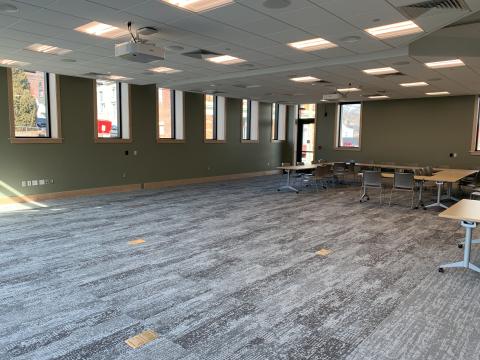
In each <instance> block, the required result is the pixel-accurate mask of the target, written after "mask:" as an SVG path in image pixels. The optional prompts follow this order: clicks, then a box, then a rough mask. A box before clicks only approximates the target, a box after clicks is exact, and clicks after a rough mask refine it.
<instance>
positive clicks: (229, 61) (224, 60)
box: [206, 55, 246, 65]
mask: <svg viewBox="0 0 480 360" xmlns="http://www.w3.org/2000/svg"><path fill="white" fill-rule="evenodd" d="M206 60H207V61H210V62H213V63H215V64H223V65H233V64H238V63H242V62H245V61H246V60H243V59H240V58H237V57H235V56H230V55H220V56H213V57H209V58H207V59H206Z"/></svg>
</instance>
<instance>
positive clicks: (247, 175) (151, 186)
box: [143, 170, 280, 190]
mask: <svg viewBox="0 0 480 360" xmlns="http://www.w3.org/2000/svg"><path fill="white" fill-rule="evenodd" d="M276 174H280V171H279V170H266V171H256V172H249V173H239V174H230V175H218V176H207V177H200V178H190V179H176V180H164V181H156V182H149V183H145V184H143V188H144V189H147V190H151V189H160V188H165V187H173V186H180V185H194V184H203V183H209V182H216V181H230V180H241V179H248V178H252V177H257V176H268V175H276Z"/></svg>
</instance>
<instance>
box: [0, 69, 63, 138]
mask: <svg viewBox="0 0 480 360" xmlns="http://www.w3.org/2000/svg"><path fill="white" fill-rule="evenodd" d="M7 82H8V93H9V113H10V140H11V142H17V143H18V142H61V139H60V112H59V111H58V101H57V96H58V91H57V89H58V79H57V77H56V76H55V74H49V73H45V72H41V71H26V70H22V69H16V68H12V69H9V70H8V71H7Z"/></svg>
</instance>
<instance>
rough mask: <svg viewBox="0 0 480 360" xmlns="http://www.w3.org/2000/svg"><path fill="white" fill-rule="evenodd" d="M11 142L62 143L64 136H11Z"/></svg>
mask: <svg viewBox="0 0 480 360" xmlns="http://www.w3.org/2000/svg"><path fill="white" fill-rule="evenodd" d="M10 143H11V144H61V143H63V138H10Z"/></svg>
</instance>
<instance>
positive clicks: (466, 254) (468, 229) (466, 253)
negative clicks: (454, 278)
mask: <svg viewBox="0 0 480 360" xmlns="http://www.w3.org/2000/svg"><path fill="white" fill-rule="evenodd" d="M461 224H462V226H463V227H464V228H465V245H464V247H463V261H457V262H454V263H450V264H445V265H440V267H439V268H438V270H439V271H440V272H443V269H445V268H465V269H470V270H473V271H476V272H478V273H480V268H479V267H478V266H476V265H475V264H472V263H471V262H470V250H471V248H472V229H474V228H475V227H476V226H477V224H476V223H471V222H467V221H462V222H461Z"/></svg>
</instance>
